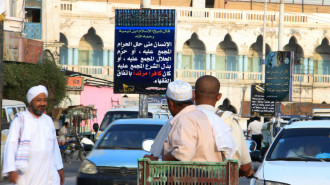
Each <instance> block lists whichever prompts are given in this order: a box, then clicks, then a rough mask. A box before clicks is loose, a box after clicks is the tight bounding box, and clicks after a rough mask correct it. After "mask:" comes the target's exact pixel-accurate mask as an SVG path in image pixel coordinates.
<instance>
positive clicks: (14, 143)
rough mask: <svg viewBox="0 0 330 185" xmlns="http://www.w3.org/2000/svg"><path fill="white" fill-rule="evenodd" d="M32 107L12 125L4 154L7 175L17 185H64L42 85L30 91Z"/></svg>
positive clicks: (53, 130) (54, 132)
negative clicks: (46, 111) (46, 112)
mask: <svg viewBox="0 0 330 185" xmlns="http://www.w3.org/2000/svg"><path fill="white" fill-rule="evenodd" d="M26 97H27V101H28V103H29V107H28V109H27V110H26V111H25V112H20V113H17V114H16V115H15V118H14V119H13V121H12V122H11V125H10V130H9V135H8V138H7V142H6V147H5V151H4V160H3V161H4V165H3V173H4V174H8V175H9V181H10V182H11V183H13V184H17V185H46V184H47V185H60V184H61V185H63V183H64V173H63V163H62V159H61V153H60V150H59V146H58V143H57V139H56V131H55V127H54V123H53V121H52V119H51V118H50V117H49V116H47V115H46V114H43V113H44V112H45V110H46V107H47V101H48V91H47V89H46V87H44V86H42V85H38V86H34V87H32V88H30V89H29V91H28V93H27V95H26Z"/></svg>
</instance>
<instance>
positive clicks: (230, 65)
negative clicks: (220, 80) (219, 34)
mask: <svg viewBox="0 0 330 185" xmlns="http://www.w3.org/2000/svg"><path fill="white" fill-rule="evenodd" d="M237 56H238V49H237V45H236V44H235V43H234V42H233V41H232V39H231V36H230V35H229V34H227V35H226V36H225V38H224V40H223V41H222V42H220V44H219V45H218V47H217V53H216V64H215V68H216V70H219V71H238V62H237Z"/></svg>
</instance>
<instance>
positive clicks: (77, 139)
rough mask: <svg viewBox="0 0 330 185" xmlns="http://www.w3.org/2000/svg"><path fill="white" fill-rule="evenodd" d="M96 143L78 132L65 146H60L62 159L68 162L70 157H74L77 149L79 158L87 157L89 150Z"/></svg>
mask: <svg viewBox="0 0 330 185" xmlns="http://www.w3.org/2000/svg"><path fill="white" fill-rule="evenodd" d="M93 146H94V143H93V142H92V141H91V140H90V139H88V138H86V137H82V135H81V134H76V135H75V136H74V137H71V138H70V139H69V140H68V141H67V142H66V144H65V145H64V146H60V151H61V155H62V159H63V161H64V162H67V160H68V158H69V157H71V158H72V157H73V154H74V153H75V152H76V151H77V152H78V154H77V159H80V160H81V161H83V160H85V159H86V156H87V154H88V152H89V151H91V150H92V148H93Z"/></svg>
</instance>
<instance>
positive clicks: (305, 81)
mask: <svg viewBox="0 0 330 185" xmlns="http://www.w3.org/2000/svg"><path fill="white" fill-rule="evenodd" d="M61 68H62V69H65V70H70V71H74V72H80V73H84V74H87V75H92V76H94V77H98V78H103V79H106V80H110V81H113V75H114V69H113V67H102V66H77V65H61ZM175 75H176V77H175V78H176V79H180V80H183V81H186V82H189V83H191V84H195V82H196V80H197V78H199V77H201V76H203V75H212V76H215V77H216V78H218V79H219V80H220V82H221V83H222V84H228V83H230V84H237V85H252V84H255V83H261V82H262V74H261V73H260V72H240V71H217V70H193V69H176V70H175ZM293 85H294V86H306V87H330V75H315V74H314V75H313V74H294V75H293Z"/></svg>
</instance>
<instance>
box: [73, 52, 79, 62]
mask: <svg viewBox="0 0 330 185" xmlns="http://www.w3.org/2000/svg"><path fill="white" fill-rule="evenodd" d="M78 56H79V55H78V48H73V65H78Z"/></svg>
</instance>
